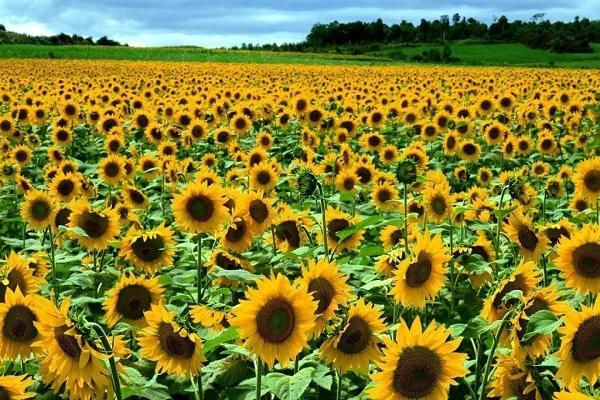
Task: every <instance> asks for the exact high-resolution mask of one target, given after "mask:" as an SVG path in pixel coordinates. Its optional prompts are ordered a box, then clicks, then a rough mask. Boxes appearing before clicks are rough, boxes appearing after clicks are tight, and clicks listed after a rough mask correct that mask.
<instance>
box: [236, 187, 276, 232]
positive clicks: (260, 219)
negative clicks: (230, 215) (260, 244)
mask: <svg viewBox="0 0 600 400" xmlns="http://www.w3.org/2000/svg"><path fill="white" fill-rule="evenodd" d="M274 203H275V201H274V200H273V199H270V198H268V197H265V195H264V193H263V191H262V190H259V191H257V192H254V191H251V192H250V193H248V194H246V195H245V196H244V197H243V199H242V202H241V205H240V210H241V211H240V212H241V213H242V214H248V218H247V222H248V223H249V224H250V226H251V229H252V230H253V231H254V232H256V234H261V233H262V232H264V231H265V230H266V229H267V228H268V227H269V225H270V224H271V221H272V220H273V218H274V215H273V214H274V209H273V204H274Z"/></svg>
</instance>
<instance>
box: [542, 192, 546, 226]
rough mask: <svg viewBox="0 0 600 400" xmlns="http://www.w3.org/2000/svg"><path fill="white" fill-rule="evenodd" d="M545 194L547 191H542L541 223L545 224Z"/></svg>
mask: <svg viewBox="0 0 600 400" xmlns="http://www.w3.org/2000/svg"><path fill="white" fill-rule="evenodd" d="M546 193H547V191H546V190H544V199H543V200H542V221H543V222H546Z"/></svg>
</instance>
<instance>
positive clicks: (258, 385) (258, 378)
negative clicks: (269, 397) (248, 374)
mask: <svg viewBox="0 0 600 400" xmlns="http://www.w3.org/2000/svg"><path fill="white" fill-rule="evenodd" d="M255 370H256V400H260V399H261V398H262V374H263V363H262V360H261V359H260V358H259V357H256V366H255Z"/></svg>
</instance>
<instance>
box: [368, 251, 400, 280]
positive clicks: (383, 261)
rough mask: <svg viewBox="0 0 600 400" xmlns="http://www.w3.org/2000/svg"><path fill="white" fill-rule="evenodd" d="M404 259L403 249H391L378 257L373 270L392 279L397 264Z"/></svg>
mask: <svg viewBox="0 0 600 400" xmlns="http://www.w3.org/2000/svg"><path fill="white" fill-rule="evenodd" d="M404 259H405V254H404V251H403V250H400V249H394V250H391V251H390V252H389V253H387V254H384V255H382V256H381V257H379V259H378V260H377V262H376V263H375V271H377V273H379V274H381V275H383V276H385V277H386V278H390V279H393V278H394V276H396V272H397V271H398V266H399V265H400V263H401V262H402V261H403V260H404Z"/></svg>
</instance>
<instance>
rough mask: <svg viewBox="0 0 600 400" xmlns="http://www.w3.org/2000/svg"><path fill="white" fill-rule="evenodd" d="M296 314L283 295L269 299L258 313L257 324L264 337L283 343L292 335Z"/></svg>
mask: <svg viewBox="0 0 600 400" xmlns="http://www.w3.org/2000/svg"><path fill="white" fill-rule="evenodd" d="M295 323H296V315H295V313H294V308H293V307H292V305H291V304H290V303H289V302H288V301H287V300H286V299H284V298H283V297H276V298H274V299H271V300H269V301H268V302H267V303H266V304H265V305H263V306H262V308H261V309H260V311H259V312H258V314H257V315H256V326H257V329H258V333H259V334H260V336H261V337H262V339H263V340H264V341H266V342H269V343H282V342H284V341H285V340H286V339H287V338H289V337H290V336H291V335H292V332H293V331H294V326H295Z"/></svg>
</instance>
